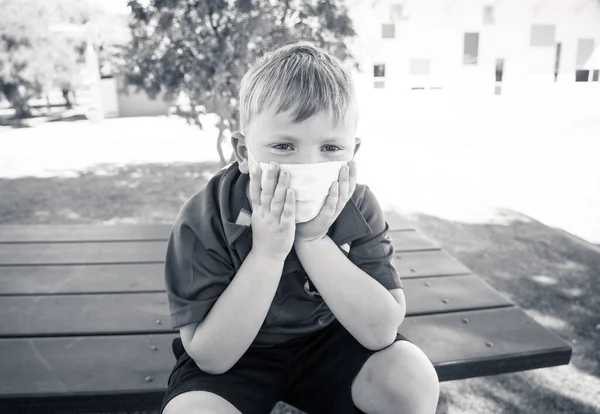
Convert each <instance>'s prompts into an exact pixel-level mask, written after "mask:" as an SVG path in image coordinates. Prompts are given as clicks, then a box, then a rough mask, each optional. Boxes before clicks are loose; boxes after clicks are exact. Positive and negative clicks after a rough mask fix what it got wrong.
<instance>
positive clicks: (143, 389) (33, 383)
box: [0, 334, 177, 413]
mask: <svg viewBox="0 0 600 414" xmlns="http://www.w3.org/2000/svg"><path fill="white" fill-rule="evenodd" d="M176 336H177V335H175V334H166V335H132V336H107V337H75V338H33V339H2V340H0V355H2V356H3V357H2V358H0V378H11V380H10V381H0V412H2V413H13V412H33V411H35V410H38V412H44V413H47V412H58V409H59V407H60V408H62V409H70V410H69V411H71V412H74V413H80V412H90V411H93V412H111V411H113V412H114V411H139V410H158V408H159V407H160V402H161V401H162V395H163V393H164V390H165V389H166V384H167V379H168V377H169V375H170V373H171V370H172V369H173V366H174V364H175V358H174V356H173V353H172V351H171V342H172V340H173V338H175V337H176ZM21 410H22V411H21Z"/></svg>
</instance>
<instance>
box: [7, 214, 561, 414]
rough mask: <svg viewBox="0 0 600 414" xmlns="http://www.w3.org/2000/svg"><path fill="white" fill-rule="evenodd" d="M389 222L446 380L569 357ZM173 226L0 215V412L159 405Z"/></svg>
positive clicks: (411, 334)
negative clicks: (14, 219)
mask: <svg viewBox="0 0 600 414" xmlns="http://www.w3.org/2000/svg"><path fill="white" fill-rule="evenodd" d="M391 225H392V224H391ZM392 226H393V227H392V228H393V230H392V231H390V237H391V238H392V239H393V241H394V246H395V248H396V257H395V263H396V266H397V268H398V270H399V272H400V274H401V277H402V279H403V284H404V288H405V292H406V297H407V318H406V320H405V321H404V322H403V324H402V326H401V328H400V332H401V333H403V334H404V335H406V336H407V337H408V338H410V339H411V340H412V341H413V342H414V343H415V344H417V345H418V346H419V347H421V349H423V351H424V352H425V353H426V354H427V355H428V357H429V358H430V359H431V360H432V362H433V363H434V366H435V367H436V370H437V371H438V375H439V377H440V380H442V381H446V380H453V379H460V378H470V377H476V376H484V375H493V374H500V373H507V372H514V371H521V370H526V369H534V368H541V367H548V366H555V365H562V364H567V363H568V362H569V360H570V357H571V347H570V346H569V345H568V344H567V343H566V342H564V341H563V340H561V339H560V338H559V337H557V336H556V335H555V334H553V333H552V332H550V331H548V330H547V329H546V328H544V327H542V326H541V325H539V324H538V323H536V322H535V321H534V320H533V319H531V318H529V317H528V316H527V315H526V314H525V313H524V312H523V311H522V310H521V309H519V308H518V307H517V306H515V305H514V304H512V303H511V302H510V301H509V300H508V299H506V298H505V297H504V296H503V295H501V294H500V293H499V292H497V291H496V290H495V289H494V288H492V287H491V286H490V285H489V284H487V283H486V282H484V281H483V280H482V279H481V278H480V277H478V276H477V275H475V274H473V273H472V272H471V271H470V270H469V269H468V268H466V267H465V266H464V265H463V264H461V263H460V262H458V261H457V260H456V259H454V258H453V257H451V256H450V255H448V254H447V253H446V252H445V251H444V250H443V249H442V248H441V247H440V246H438V245H436V244H435V243H433V242H432V241H431V240H429V239H428V238H427V237H425V236H424V235H423V234H421V233H420V232H418V231H416V230H414V229H412V228H411V227H410V226H409V225H408V224H406V223H402V222H398V221H395V222H394V223H393V225H392ZM169 231H170V226H165V225H147V226H142V225H140V226H97V225H72V226H62V225H61V226H0V320H1V321H2V323H1V324H0V355H2V358H0V378H2V379H3V380H2V381H0V412H2V413H4V412H7V413H8V412H15V411H18V410H19V408H20V409H22V410H24V411H25V410H26V411H27V412H35V411H39V412H50V411H58V410H59V409H60V410H62V411H64V412H69V411H70V412H73V413H82V412H100V411H141V410H157V409H158V408H159V406H160V401H161V399H162V394H163V392H164V390H165V387H166V383H167V379H168V376H169V374H170V372H171V369H172V368H173V364H174V362H175V360H174V356H173V354H172V351H171V342H172V340H173V338H175V337H176V336H177V332H176V331H174V330H172V329H171V327H170V326H171V325H170V317H169V309H168V304H167V301H166V295H165V293H164V280H163V263H164V256H165V248H166V243H167V238H168V236H169ZM6 379H9V380H6Z"/></svg>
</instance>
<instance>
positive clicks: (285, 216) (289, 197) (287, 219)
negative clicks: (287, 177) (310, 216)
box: [279, 188, 296, 223]
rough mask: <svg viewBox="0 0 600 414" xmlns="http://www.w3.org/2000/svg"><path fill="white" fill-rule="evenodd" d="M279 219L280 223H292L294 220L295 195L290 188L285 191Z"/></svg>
mask: <svg viewBox="0 0 600 414" xmlns="http://www.w3.org/2000/svg"><path fill="white" fill-rule="evenodd" d="M279 221H280V223H294V222H295V221H296V195H295V194H294V190H292V189H291V188H288V189H287V191H286V194H285V204H284V206H283V212H282V213H281V218H280V220H279Z"/></svg>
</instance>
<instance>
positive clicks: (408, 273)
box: [394, 250, 472, 278]
mask: <svg viewBox="0 0 600 414" xmlns="http://www.w3.org/2000/svg"><path fill="white" fill-rule="evenodd" d="M394 264H395V265H396V269H397V270H398V273H399V274H400V277H401V278H411V277H424V276H449V275H459V274H469V273H472V272H471V271H470V270H469V268H467V267H466V266H465V265H463V264H462V263H460V262H459V261H458V260H456V259H455V258H453V257H452V256H450V255H449V254H448V253H446V252H445V251H443V250H438V251H422V252H400V253H398V252H397V253H396V254H395V255H394Z"/></svg>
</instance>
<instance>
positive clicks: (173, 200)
mask: <svg viewBox="0 0 600 414" xmlns="http://www.w3.org/2000/svg"><path fill="white" fill-rule="evenodd" d="M218 169H219V166H218V164H217V163H211V162H206V163H197V164H190V163H180V164H168V165H164V164H140V165H128V166H126V167H117V166H113V165H98V166H95V167H94V168H91V169H88V170H85V171H79V172H74V176H73V177H52V178H35V177H25V178H17V179H0V194H2V195H3V197H1V198H0V224H77V223H106V224H115V223H127V224H160V223H162V224H171V223H172V222H173V220H174V219H175V217H176V216H177V213H178V212H179V210H180V208H181V207H182V205H183V203H184V202H185V201H186V200H187V199H188V198H190V197H191V196H192V195H193V194H194V193H195V192H197V191H198V190H199V189H200V188H202V186H203V185H204V184H205V183H206V182H207V180H208V179H209V178H210V176H211V175H212V174H214V172H216V171H217V170H218Z"/></svg>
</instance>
